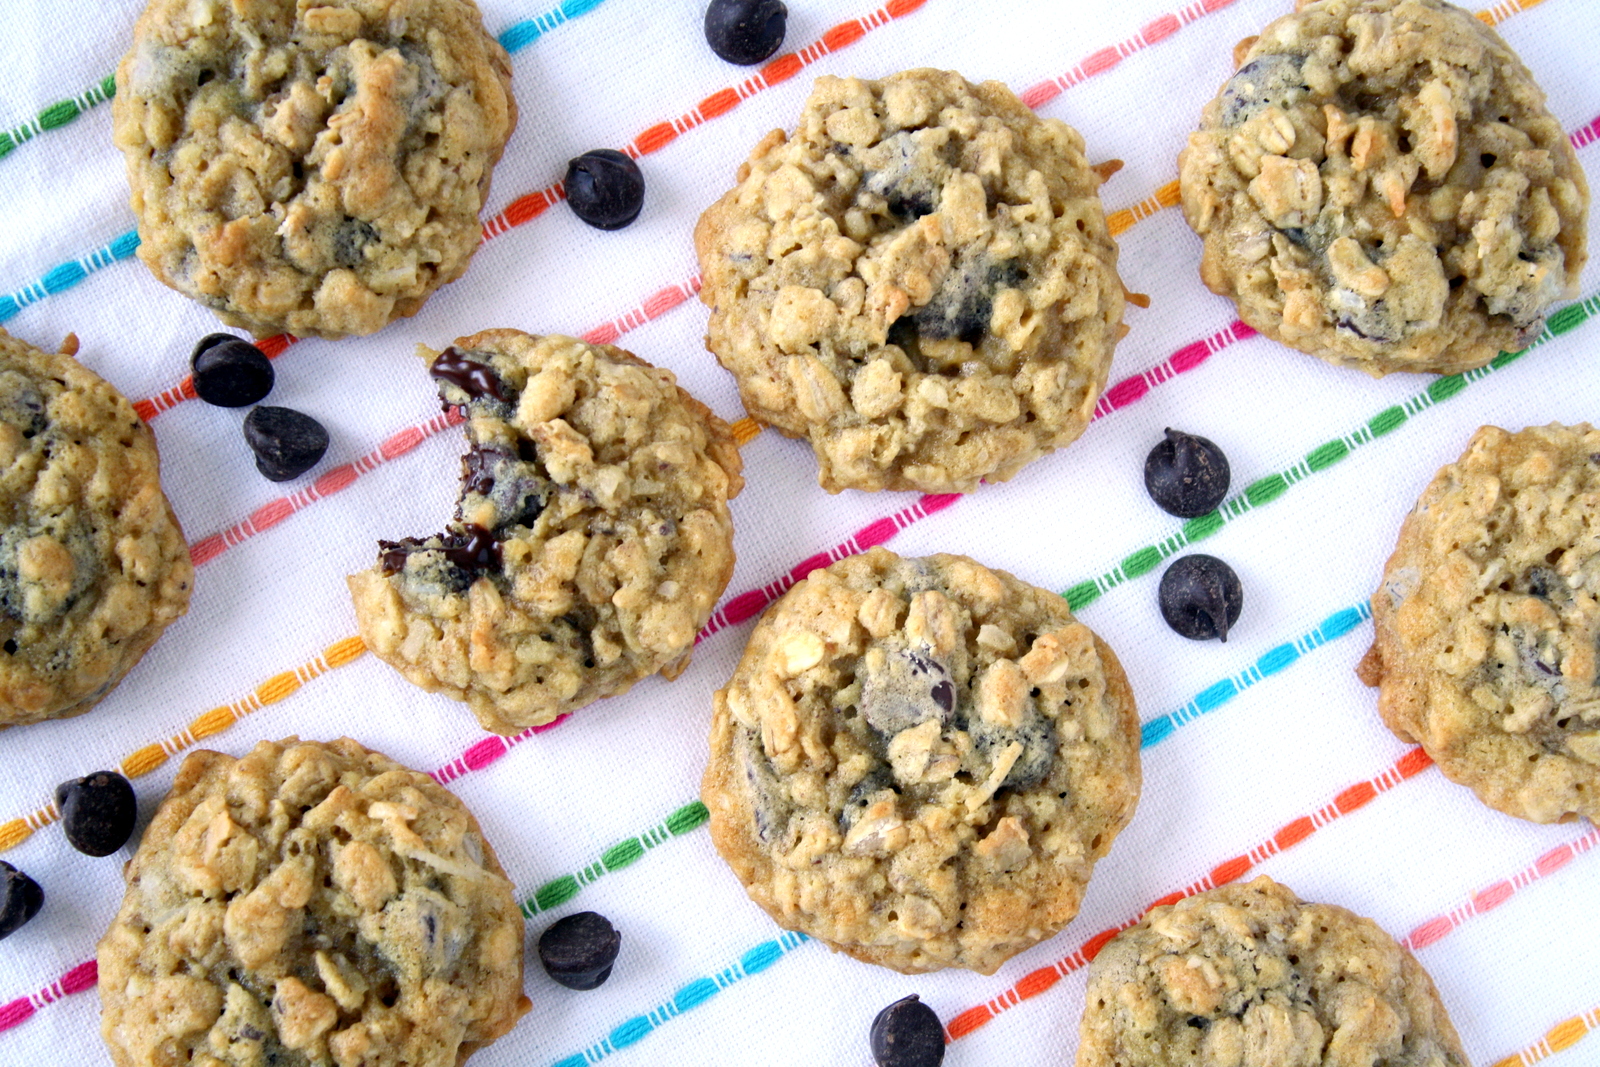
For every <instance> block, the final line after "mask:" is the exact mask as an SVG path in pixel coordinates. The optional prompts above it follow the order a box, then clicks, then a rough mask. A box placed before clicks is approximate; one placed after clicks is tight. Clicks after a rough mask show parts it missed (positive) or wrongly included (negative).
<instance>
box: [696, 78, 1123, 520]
mask: <svg viewBox="0 0 1600 1067" xmlns="http://www.w3.org/2000/svg"><path fill="white" fill-rule="evenodd" d="M1100 181H1101V179H1100V176H1099V175H1098V174H1097V173H1096V172H1095V171H1093V170H1091V169H1090V167H1089V165H1088V162H1087V161H1086V160H1085V158H1084V154H1083V139H1082V138H1081V137H1079V135H1078V133H1077V131H1075V130H1073V129H1072V128H1071V127H1070V126H1067V125H1066V124H1065V123H1063V122H1059V121H1057V120H1055V119H1041V118H1039V117H1038V116H1036V115H1035V114H1034V113H1033V112H1032V111H1030V110H1029V109H1028V108H1027V107H1025V106H1023V104H1022V103H1021V102H1020V101H1018V100H1017V98H1016V97H1015V96H1013V95H1012V93H1011V91H1010V90H1009V89H1007V88H1006V87H1005V86H1003V85H1001V84H999V83H998V82H984V83H983V84H982V85H969V84H968V83H967V82H966V81H964V80H963V79H962V78H961V76H960V75H958V74H953V73H948V72H945V71H936V70H913V71H907V72H904V73H901V74H896V75H893V76H892V77H889V78H885V79H884V80H883V81H862V80H859V79H856V78H834V77H823V78H819V79H817V83H816V89H815V91H814V92H813V93H812V94H811V98H810V99H809V100H808V101H807V102H806V106H805V110H804V112H803V113H802V114H801V116H800V124H799V127H798V128H797V129H796V130H795V132H794V133H793V134H792V135H790V136H788V137H785V136H784V135H783V133H782V131H777V130H775V131H773V132H772V133H771V134H769V135H768V136H767V138H766V139H765V140H763V141H762V142H761V143H760V144H759V145H757V146H756V149H755V152H754V153H753V154H752V155H751V157H750V160H749V162H747V163H745V164H744V165H742V166H741V167H740V168H739V173H738V183H739V184H738V186H737V188H735V189H734V190H733V191H732V192H730V193H728V194H727V195H726V196H724V197H723V198H722V199H721V200H719V201H717V203H715V204H713V205H712V206H711V208H710V209H709V210H708V211H706V213H705V214H704V215H703V216H702V217H701V219H700V224H699V225H698V226H697V227H696V228H695V248H696V250H697V251H698V252H699V256H700V267H701V271H702V272H703V275H704V278H705V285H704V287H703V288H702V289H701V290H700V299H701V300H703V301H705V302H706V303H707V304H708V305H710V307H711V309H712V313H711V325H710V331H709V334H708V336H707V338H706V345H707V347H708V348H710V349H711V351H712V352H714V353H715V354H716V357H717V359H718V360H720V361H721V363H722V365H723V366H724V367H726V368H727V369H728V370H730V371H732V372H733V374H734V376H735V377H736V378H737V379H738V382H739V392H740V395H741V396H742V397H743V398H744V404H745V407H746V408H747V409H748V410H749V412H750V414H751V415H752V416H754V417H755V418H757V419H760V420H761V421H762V422H765V423H768V424H769V425H771V426H774V427H776V428H777V429H778V430H780V431H781V432H783V433H785V434H787V435H789V436H790V437H806V438H809V439H810V441H811V446H812V448H813V449H815V450H816V453H817V462H818V465H819V467H820V471H819V480H820V481H821V483H822V487H823V488H824V489H827V490H828V491H829V492H838V491H839V490H841V489H845V488H852V489H869V490H870V489H917V490H923V491H926V492H934V493H945V492H952V491H957V492H963V493H965V492H971V491H972V490H973V489H975V488H977V485H978V481H979V479H981V478H988V479H989V480H991V481H1004V480H1005V479H1007V478H1010V477H1011V476H1012V475H1013V474H1015V473H1016V472H1017V471H1018V470H1020V469H1021V468H1022V466H1023V465H1024V464H1026V463H1028V462H1029V461H1031V460H1034V459H1037V458H1039V457H1040V456H1041V455H1043V454H1045V453H1046V452H1049V451H1051V450H1052V449H1056V448H1060V447H1061V446H1063V445H1065V444H1067V443H1068V442H1070V441H1072V440H1073V439H1075V438H1076V437H1077V436H1078V435H1079V434H1080V433H1082V432H1083V428H1084V427H1085V426H1086V425H1088V422H1089V418H1090V416H1091V414H1092V413H1093V411H1094V405H1095V401H1096V399H1097V398H1098V397H1099V395H1100V390H1101V388H1102V387H1103V386H1104V385H1105V380H1106V373H1107V371H1108V370H1109V368H1110V364H1111V350H1112V348H1113V347H1114V346H1115V345H1116V342H1117V340H1118V339H1119V338H1120V337H1121V335H1122V332H1123V327H1122V325H1121V320H1122V306H1123V291H1122V283H1121V282H1120V281H1119V280H1118V277H1117V271H1116V264H1117V246H1116V245H1115V244H1113V243H1112V240H1111V235H1110V233H1109V231H1108V230H1107V229H1106V223H1105V218H1104V215H1103V214H1102V212H1101V209H1100V197H1099V193H1098V189H1099V185H1100Z"/></svg>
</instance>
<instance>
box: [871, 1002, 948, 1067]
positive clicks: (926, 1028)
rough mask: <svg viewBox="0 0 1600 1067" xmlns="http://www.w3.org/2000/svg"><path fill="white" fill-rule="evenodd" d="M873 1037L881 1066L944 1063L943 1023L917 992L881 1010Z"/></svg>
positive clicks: (920, 1066) (927, 1066) (930, 1066)
mask: <svg viewBox="0 0 1600 1067" xmlns="http://www.w3.org/2000/svg"><path fill="white" fill-rule="evenodd" d="M871 1040H872V1058H873V1059H874V1060H877V1061H878V1067H939V1064H941V1063H943V1062H944V1024H943V1023H941V1022H939V1016H938V1014H937V1013H935V1012H934V1010H933V1009H932V1008H930V1007H928V1006H927V1005H926V1004H924V1003H922V1001H920V1000H918V999H917V995H916V994H915V993H913V994H911V995H910V996H909V997H906V998H905V999H903V1000H897V1001H895V1002H894V1003H893V1004H891V1005H889V1006H888V1007H887V1008H884V1009H883V1010H882V1011H880V1012H879V1013H878V1017H877V1018H876V1019H874V1020H872V1035H871Z"/></svg>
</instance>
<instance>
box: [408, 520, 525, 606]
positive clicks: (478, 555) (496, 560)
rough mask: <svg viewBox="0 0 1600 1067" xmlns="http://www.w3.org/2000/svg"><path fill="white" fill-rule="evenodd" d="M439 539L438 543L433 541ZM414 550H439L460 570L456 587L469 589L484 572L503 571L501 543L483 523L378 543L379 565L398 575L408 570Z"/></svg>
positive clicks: (447, 560) (448, 561) (446, 559)
mask: <svg viewBox="0 0 1600 1067" xmlns="http://www.w3.org/2000/svg"><path fill="white" fill-rule="evenodd" d="M432 540H437V541H438V542H439V543H438V544H429V543H428V542H429V541H432ZM413 552H437V553H439V554H440V555H441V556H443V557H444V559H445V562H447V563H448V564H450V565H451V566H452V567H454V568H455V569H456V570H457V571H460V572H461V573H460V575H459V576H458V578H457V580H455V581H453V582H452V584H453V585H455V586H458V587H459V588H458V589H457V590H456V591H457V592H459V591H460V590H461V589H465V588H467V586H469V585H471V584H472V581H473V579H474V578H476V577H477V576H478V575H479V574H480V573H481V572H483V571H486V570H499V569H500V566H501V557H500V553H501V549H500V542H498V541H496V540H495V539H494V535H493V534H492V533H490V532H489V531H488V530H485V529H484V528H483V527H482V526H478V525H475V524H474V525H468V526H466V527H465V528H463V529H462V530H459V531H457V532H455V533H447V534H443V535H441V536H439V537H438V538H436V539H435V538H421V537H407V538H404V539H403V540H400V541H379V542H378V565H379V566H380V567H381V568H382V569H383V573H384V574H398V573H400V572H401V571H403V570H405V569H406V557H408V556H410V555H411V554H412V553H413Z"/></svg>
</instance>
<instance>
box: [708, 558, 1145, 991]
mask: <svg viewBox="0 0 1600 1067" xmlns="http://www.w3.org/2000/svg"><path fill="white" fill-rule="evenodd" d="M701 791H702V795H703V797H704V799H705V803H706V806H707V807H708V808H709V809H710V811H711V836H712V840H713V841H715V843H716V846H717V850H718V851H719V852H720V853H721V854H722V857H723V859H725V860H726V861H727V862H728V865H729V866H730V867H732V868H733V871H734V873H735V874H736V875H737V876H738V878H739V880H740V881H741V882H743V883H744V886H745V889H746V891H748V892H749V894H750V897H751V899H753V900H754V901H755V902H756V903H757V904H759V905H761V907H763V908H765V909H766V911H767V912H768V913H769V914H771V915H772V917H773V918H774V919H775V920H777V922H779V923H780V924H781V925H783V926H786V927H789V928H791V929H796V930H801V931H804V932H805V933H807V934H810V935H811V936H813V937H817V938H821V939H822V940H824V941H826V942H828V943H829V944H830V945H832V946H833V947H834V948H836V949H839V950H841V951H844V952H847V953H849V954H850V955H852V956H854V957H856V958H857V959H862V960H866V961H868V962H871V963H879V964H882V965H884V966H885V967H890V968H893V969H895V970H898V971H903V972H907V973H910V972H916V971H932V970H937V969H939V968H942V967H952V966H953V967H967V968H970V969H972V970H975V971H979V972H982V973H984V974H989V973H992V972H993V971H994V969H995V968H996V967H998V966H1000V964H1002V963H1004V962H1005V961H1006V960H1007V959H1009V958H1010V957H1011V956H1013V955H1015V954H1016V953H1018V952H1021V951H1022V950H1023V949H1025V948H1028V947H1029V946H1030V945H1033V944H1035V943H1036V942H1038V941H1041V940H1043V939H1044V938H1046V937H1049V936H1050V935H1051V934H1054V933H1055V932H1056V931H1057V930H1059V929H1061V927H1063V926H1065V925H1066V924H1067V923H1068V922H1069V921H1070V920H1071V919H1072V917H1073V916H1074V915H1076V914H1077V912H1078V904H1079V901H1080V900H1081V899H1082V896H1083V890H1084V886H1085V884H1086V883H1087V882H1088V880H1089V874H1090V872H1091V871H1092V870H1093V868H1094V863H1095V861H1096V860H1098V859H1099V858H1100V857H1102V856H1104V855H1105V854H1106V852H1107V851H1109V850H1110V848H1111V842H1112V839H1113V838H1115V837H1116V835H1117V833H1118V832H1119V831H1120V830H1121V829H1122V827H1123V826H1125V825H1126V824H1127V821H1128V819H1129V818H1131V817H1132V815H1133V809H1134V805H1135V803H1136V802H1137V800H1138V797H1139V719H1138V715H1137V713H1136V711H1135V709H1134V703H1133V693H1132V691H1131V690H1130V689H1129V688H1128V682H1127V679H1126V677H1125V676H1124V675H1123V673H1122V668H1121V666H1120V665H1119V664H1118V663H1117V659H1116V657H1115V656H1114V655H1112V653H1111V650H1110V649H1109V648H1107V647H1106V646H1105V644H1104V643H1103V642H1101V641H1100V639H1099V638H1097V637H1095V635H1094V634H1093V633H1091V632H1090V631H1089V629H1088V627H1086V626H1084V625H1083V624H1082V623H1079V622H1077V621H1076V620H1074V619H1073V617H1072V613H1071V612H1070V611H1069V610H1068V609H1067V605H1066V601H1064V600H1062V599H1061V597H1059V596H1057V595H1055V594H1054V593H1050V592H1047V591H1046V590H1043V589H1037V588H1035V587H1033V586H1030V585H1027V584H1025V583H1023V582H1020V581H1018V580H1017V579H1015V578H1013V577H1012V576H1011V575H1009V574H1005V573H1003V572H999V571H991V570H989V569H987V568H986V567H983V566H981V565H979V564H977V563H975V562H973V561H972V560H970V559H967V558H966V557H964V556H942V555H941V556H930V557H928V558H927V559H901V558H900V557H898V556H896V555H894V554H893V553H891V552H888V551H886V550H884V549H881V548H875V549H873V550H872V551H870V552H868V553H866V554H865V555H860V556H852V557H850V558H849V559H845V560H841V561H840V562H838V563H836V564H834V565H833V566H831V567H828V568H826V569H825V570H819V571H814V572H813V573H812V574H811V575H810V576H809V577H807V578H806V579H805V580H804V581H802V582H800V583H799V584H798V585H796V586H795V587H794V588H793V589H792V590H790V591H789V593H788V594H787V595H785V596H784V597H783V599H782V600H780V601H778V603H776V604H774V605H773V606H772V607H771V608H769V609H768V610H767V612H766V614H764V615H763V616H762V618H761V622H760V623H759V624H758V625H757V626H756V628H755V630H754V632H752V633H751V635H750V643H749V645H748V646H747V647H746V648H745V652H744V657H743V658H742V659H741V660H740V661H739V666H738V669H737V670H736V671H735V672H734V676H733V678H732V680H731V681H729V683H728V685H727V688H725V689H723V690H721V691H719V692H718V693H717V695H716V698H715V701H714V711H713V714H712V720H711V759H710V763H709V764H708V766H707V767H706V774H705V780H704V782H703V784H702V787H701Z"/></svg>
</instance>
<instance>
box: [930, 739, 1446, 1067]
mask: <svg viewBox="0 0 1600 1067" xmlns="http://www.w3.org/2000/svg"><path fill="white" fill-rule="evenodd" d="M1432 765H1433V761H1432V760H1430V759H1429V758H1428V755H1427V753H1425V752H1423V751H1422V749H1420V748H1414V749H1411V750H1410V751H1408V752H1407V753H1406V754H1405V755H1404V756H1401V757H1400V758H1399V759H1398V760H1396V761H1395V762H1394V765H1393V766H1392V767H1390V768H1388V769H1387V770H1385V771H1384V772H1383V773H1382V774H1380V775H1378V776H1377V777H1375V778H1372V779H1370V780H1369V781H1365V782H1361V783H1359V784H1358V785H1354V786H1351V787H1350V788H1349V789H1346V790H1344V791H1343V792H1342V793H1340V794H1339V796H1338V798H1336V799H1335V801H1334V803H1333V804H1332V805H1330V806H1329V807H1326V808H1322V809H1320V811H1319V814H1320V815H1321V826H1326V825H1327V824H1328V823H1330V822H1332V821H1333V820H1335V819H1337V818H1340V817H1341V816H1343V815H1348V814H1349V813H1350V812H1351V811H1354V810H1355V809H1356V808H1358V807H1360V806H1361V805H1362V804H1365V803H1366V802H1367V801H1369V800H1371V799H1372V798H1373V797H1376V796H1377V795H1378V794H1380V793H1385V792H1387V791H1389V790H1390V789H1393V788H1394V787H1395V786H1397V785H1399V784H1400V783H1401V782H1403V781H1405V780H1406V779H1408V778H1411V777H1413V776H1415V775H1416V774H1418V773H1420V772H1422V771H1424V770H1426V769H1427V768H1428V767H1430V766H1432ZM1347 797H1362V798H1363V799H1362V800H1361V802H1360V803H1357V804H1352V805H1350V806H1348V807H1346V806H1344V804H1342V803H1341V801H1343V800H1344V798H1347ZM1319 828H1320V827H1319V826H1318V824H1317V823H1316V822H1314V821H1313V818H1312V817H1302V818H1299V819H1296V820H1294V821H1293V822H1291V823H1289V824H1288V825H1287V826H1284V827H1283V828H1282V829H1280V830H1279V831H1278V832H1277V833H1275V834H1273V835H1272V836H1271V837H1269V838H1267V839H1266V841H1265V842H1263V843H1262V844H1260V845H1257V846H1256V847H1255V848H1252V849H1250V850H1249V851H1248V852H1246V853H1245V854H1244V855H1242V856H1235V857H1234V858H1232V859H1229V860H1225V861H1224V862H1222V863H1219V864H1217V865H1216V866H1215V867H1213V868H1212V869H1211V873H1210V874H1208V875H1206V876H1205V877H1204V878H1202V879H1201V880H1200V881H1198V882H1196V883H1194V884H1193V885H1190V886H1187V887H1186V888H1184V889H1181V890H1179V891H1177V892H1175V893H1169V894H1168V895H1166V896H1164V897H1162V898H1160V899H1159V900H1157V901H1155V902H1154V903H1152V904H1151V905H1150V907H1149V908H1146V909H1145V911H1149V910H1150V908H1155V907H1159V906H1161V905H1163V904H1171V903H1174V902H1176V901H1179V900H1182V899H1183V898H1184V897H1187V896H1192V895H1193V894H1195V893H1199V892H1203V891H1204V890H1207V889H1215V888H1216V887H1217V886H1219V885H1226V884H1227V883H1229V882H1233V881H1237V880H1238V879H1240V878H1243V877H1244V876H1245V875H1246V874H1247V873H1249V871H1250V869H1251V868H1252V867H1254V866H1255V865H1256V863H1257V861H1256V860H1252V859H1251V858H1250V857H1251V856H1260V857H1261V858H1262V859H1265V858H1266V857H1268V856H1272V855H1275V854H1277V853H1279V852H1282V851H1284V849H1285V848H1287V847H1289V846H1286V845H1283V844H1280V841H1281V840H1288V841H1289V842H1290V844H1291V845H1292V844H1297V843H1299V842H1301V841H1304V840H1305V839H1306V838H1307V837H1310V836H1311V834H1312V833H1314V832H1315V831H1316V830H1317V829H1319ZM1137 921H1138V920H1137V919H1136V918H1135V919H1129V920H1128V921H1127V922H1124V923H1123V924H1122V925H1121V926H1116V927H1113V928H1111V929H1109V930H1102V931H1100V932H1099V933H1098V934H1095V935H1094V936H1093V937H1091V938H1090V939H1089V940H1087V941H1085V942H1084V943H1083V947H1081V948H1080V949H1078V951H1076V952H1074V953H1072V954H1071V955H1068V956H1066V957H1064V958H1062V959H1060V960H1057V961H1056V962H1055V963H1053V964H1051V965H1050V966H1049V967H1045V968H1041V969H1040V970H1037V971H1033V972H1032V973H1030V974H1028V975H1025V976H1024V977H1023V978H1022V980H1021V981H1020V982H1018V983H1017V984H1016V985H1014V986H1012V987H1011V988H1010V989H1008V990H1007V991H1006V992H1004V993H1002V994H1001V995H999V996H997V997H994V998H993V999H991V1000H990V1001H988V1002H987V1003H985V1004H979V1005H977V1006H976V1007H972V1008H968V1009H967V1010H965V1011H963V1012H960V1013H959V1014H957V1015H956V1016H955V1017H954V1018H952V1019H951V1020H950V1022H949V1024H948V1025H947V1026H946V1027H945V1039H946V1040H947V1041H956V1040H958V1039H960V1038H962V1037H965V1036H966V1035H968V1034H970V1033H972V1032H973V1031H974V1030H976V1029H978V1028H979V1027H981V1026H983V1024H984V1023H987V1022H988V1021H989V1020H991V1019H993V1018H994V1017H995V1016H997V1015H998V1014H999V1013H1000V1012H1002V1011H1005V1010H1007V1009H1008V1008H1011V1007H1014V1006H1015V1005H1017V1004H1019V1003H1021V1002H1022V1001H1023V1000H1026V999H1027V998H1029V997H1032V996H1037V995H1038V994H1039V993H1042V992H1044V990H1046V989H1048V988H1050V986H1052V985H1054V984H1055V983H1056V981H1057V980H1059V979H1060V978H1063V977H1065V976H1066V975H1068V974H1071V973H1072V972H1073V971H1076V970H1078V969H1080V968H1082V967H1085V966H1087V965H1088V964H1089V962H1090V961H1091V960H1093V959H1094V958H1095V956H1097V955H1099V953H1100V950H1101V949H1102V948H1104V947H1105V946H1106V943H1107V942H1108V941H1110V940H1111V939H1112V938H1113V937H1115V936H1117V934H1119V933H1121V932H1122V931H1123V930H1125V929H1127V928H1128V927H1130V926H1132V925H1133V924H1134V923H1135V922H1137ZM1052 976H1053V977H1052Z"/></svg>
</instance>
